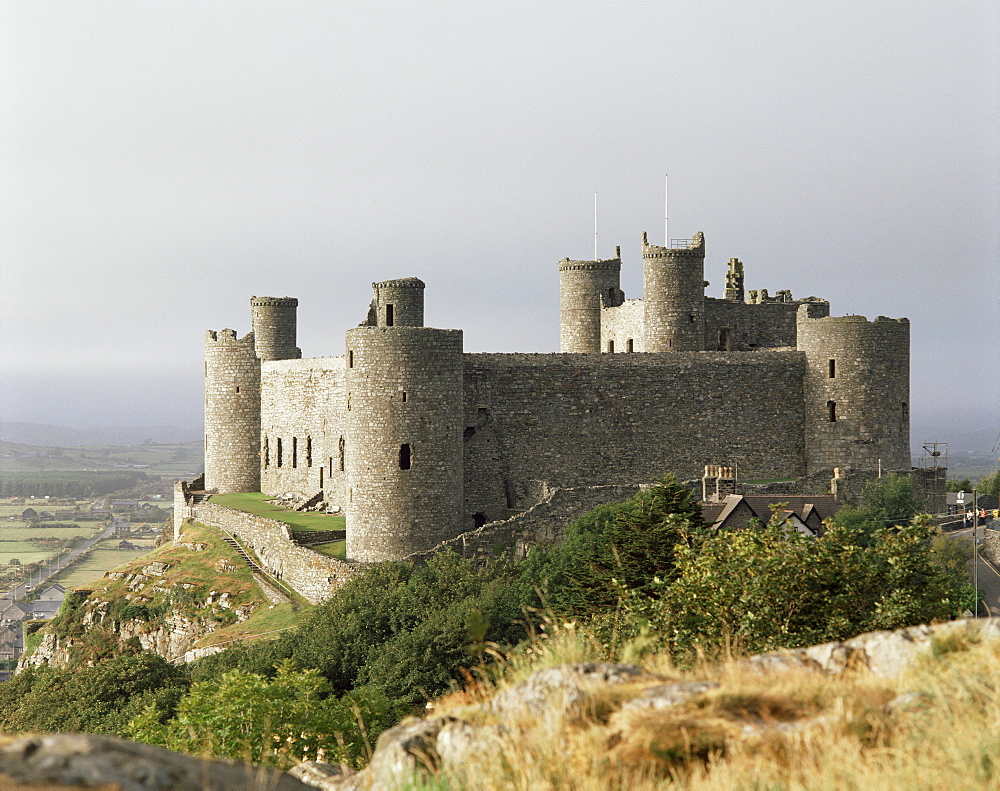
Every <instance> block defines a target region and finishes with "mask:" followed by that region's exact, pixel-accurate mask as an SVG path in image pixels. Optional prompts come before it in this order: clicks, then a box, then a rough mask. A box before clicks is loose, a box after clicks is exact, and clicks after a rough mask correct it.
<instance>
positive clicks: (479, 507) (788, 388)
mask: <svg viewBox="0 0 1000 791" xmlns="http://www.w3.org/2000/svg"><path fill="white" fill-rule="evenodd" d="M465 361H466V362H465V366H466V371H465V388H466V390H465V404H466V432H465V435H466V439H465V470H466V474H465V499H466V502H465V509H466V510H465V514H466V521H465V524H466V525H469V523H470V519H471V518H472V517H471V515H473V514H476V513H480V514H483V515H484V516H485V517H486V519H487V520H488V521H493V520H495V519H501V518H505V517H506V516H510V515H511V513H512V512H511V511H509V510H505V509H518V510H523V509H524V508H525V507H528V506H530V505H532V504H533V503H534V502H537V500H530V499H528V498H527V495H528V493H527V492H526V491H524V490H525V484H526V482H528V481H538V480H541V481H546V482H548V484H549V485H551V486H553V487H558V488H574V487H579V486H592V485H611V484H617V485H629V484H638V483H647V482H649V481H651V480H653V479H654V478H656V477H659V476H660V475H662V474H663V473H666V472H672V473H674V474H675V475H677V477H678V478H679V479H681V480H684V479H690V478H698V477H700V475H701V473H702V471H703V468H704V465H705V464H707V463H723V464H725V463H729V462H731V461H734V460H739V466H740V470H741V473H743V474H744V475H745V476H746V477H752V478H769V477H788V476H797V475H801V474H804V472H805V470H804V457H803V447H802V373H803V366H804V356H803V355H802V354H801V353H800V352H796V351H761V352H753V353H739V352H730V353H724V352H717V353H712V352H700V353H697V352H676V353H673V354H657V355H652V354H587V355H582V354H572V355H570V354H538V355H531V354H468V355H466V356H465ZM473 428H474V429H475V431H470V429H473Z"/></svg>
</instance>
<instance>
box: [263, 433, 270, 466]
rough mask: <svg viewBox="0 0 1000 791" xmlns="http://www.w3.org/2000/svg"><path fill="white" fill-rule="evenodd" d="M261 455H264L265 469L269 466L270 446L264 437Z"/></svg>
mask: <svg viewBox="0 0 1000 791" xmlns="http://www.w3.org/2000/svg"><path fill="white" fill-rule="evenodd" d="M263 455H264V466H265V467H269V466H271V448H270V445H269V444H268V441H267V437H266V436H265V437H264V453H263Z"/></svg>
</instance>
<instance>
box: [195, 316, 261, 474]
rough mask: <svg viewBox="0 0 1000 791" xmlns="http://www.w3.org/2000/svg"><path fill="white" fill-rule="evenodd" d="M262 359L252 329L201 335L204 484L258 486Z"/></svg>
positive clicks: (209, 332) (210, 332)
mask: <svg viewBox="0 0 1000 791" xmlns="http://www.w3.org/2000/svg"><path fill="white" fill-rule="evenodd" d="M259 443H260V362H259V361H258V359H257V355H256V353H255V352H254V336H253V333H252V332H250V333H247V334H246V335H245V336H244V337H242V338H237V337H236V332H235V331H233V330H220V331H219V332H213V331H212V330H209V331H208V332H207V333H206V334H205V488H206V489H209V490H212V491H218V492H225V493H231V492H255V491H257V489H258V488H259V487H260V458H259V456H258V453H259Z"/></svg>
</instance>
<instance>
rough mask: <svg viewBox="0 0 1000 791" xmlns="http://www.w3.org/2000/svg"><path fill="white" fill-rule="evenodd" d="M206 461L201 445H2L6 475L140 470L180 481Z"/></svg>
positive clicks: (0, 451) (1, 463) (0, 452)
mask: <svg viewBox="0 0 1000 791" xmlns="http://www.w3.org/2000/svg"><path fill="white" fill-rule="evenodd" d="M202 458H203V456H202V444H201V443H200V442H185V443H180V444H175V445H157V444H149V445H93V446H92V445H80V446H75V447H68V448H60V447H44V446H38V445H21V444H19V443H14V442H0V469H2V470H3V472H6V473H16V472H39V471H44V470H48V471H82V470H116V469H133V470H135V469H137V470H141V471H142V472H145V473H148V474H150V475H166V476H176V477H178V478H179V477H184V476H193V475H194V474H196V473H197V472H200V470H201V466H202Z"/></svg>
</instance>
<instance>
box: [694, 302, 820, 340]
mask: <svg viewBox="0 0 1000 791" xmlns="http://www.w3.org/2000/svg"><path fill="white" fill-rule="evenodd" d="M810 299H812V298H810ZM799 304H800V303H798V302H766V303H763V304H756V305H751V304H749V303H746V302H730V301H728V300H724V299H713V298H708V299H706V300H705V348H706V349H708V350H710V351H715V350H717V349H719V337H720V332H721V331H722V330H723V329H724V328H725V329H728V330H729V333H728V336H729V350H730V351H752V350H754V349H769V348H772V349H773V348H780V347H789V346H790V347H794V346H795V339H796V311H797V309H798V306H799ZM822 304H826V305H827V312H829V305H828V303H822Z"/></svg>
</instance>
